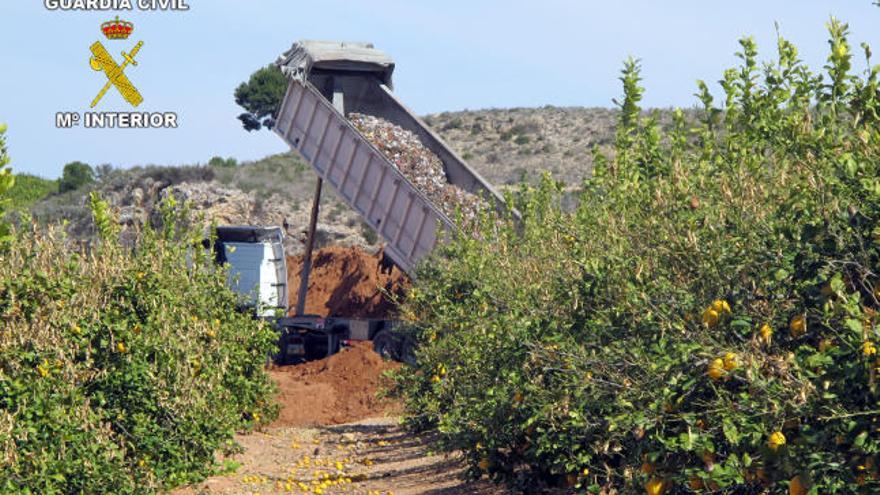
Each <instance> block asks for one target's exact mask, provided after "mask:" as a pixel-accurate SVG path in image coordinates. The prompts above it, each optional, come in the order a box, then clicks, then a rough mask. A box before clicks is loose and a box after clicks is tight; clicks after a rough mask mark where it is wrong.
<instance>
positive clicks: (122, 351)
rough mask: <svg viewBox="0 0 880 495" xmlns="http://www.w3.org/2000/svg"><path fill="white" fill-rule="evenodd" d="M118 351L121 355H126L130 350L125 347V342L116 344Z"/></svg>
mask: <svg viewBox="0 0 880 495" xmlns="http://www.w3.org/2000/svg"><path fill="white" fill-rule="evenodd" d="M116 350H117V351H118V352H119V353H120V354H125V353H126V352H128V349H127V348H126V347H125V342H119V343H118V344H116Z"/></svg>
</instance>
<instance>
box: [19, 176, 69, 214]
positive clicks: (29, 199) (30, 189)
mask: <svg viewBox="0 0 880 495" xmlns="http://www.w3.org/2000/svg"><path fill="white" fill-rule="evenodd" d="M56 192H58V181H57V180H50V179H44V178H42V177H37V176H36V175H30V174H15V186H14V187H13V188H12V189H11V190H10V191H9V208H10V210H13V211H25V210H27V209H28V208H29V207H30V206H31V205H32V204H34V203H36V202H37V201H40V200H41V199H44V198H46V197H48V196H50V195H51V194H53V193H56Z"/></svg>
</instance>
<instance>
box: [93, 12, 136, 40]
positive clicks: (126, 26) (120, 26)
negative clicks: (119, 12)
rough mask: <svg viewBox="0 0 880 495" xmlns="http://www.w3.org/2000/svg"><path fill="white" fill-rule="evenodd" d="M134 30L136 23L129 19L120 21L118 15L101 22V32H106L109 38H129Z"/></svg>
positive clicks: (105, 34)
mask: <svg viewBox="0 0 880 495" xmlns="http://www.w3.org/2000/svg"><path fill="white" fill-rule="evenodd" d="M132 31H134V24H132V23H130V22H128V21H120V20H119V17H118V16H117V17H116V19H114V20H112V21H108V22H105V23H104V24H101V32H103V33H104V36H106V37H107V39H108V40H124V39H128V37H129V36H131V33H132Z"/></svg>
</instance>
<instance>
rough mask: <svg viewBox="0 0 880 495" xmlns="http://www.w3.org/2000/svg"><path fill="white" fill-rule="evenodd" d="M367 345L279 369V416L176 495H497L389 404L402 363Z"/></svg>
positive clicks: (174, 494)
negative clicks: (387, 393)
mask: <svg viewBox="0 0 880 495" xmlns="http://www.w3.org/2000/svg"><path fill="white" fill-rule="evenodd" d="M398 366H399V365H398V364H396V363H392V362H388V361H384V360H382V358H380V357H379V356H378V355H377V354H376V353H374V352H373V351H372V348H371V346H370V345H369V344H368V343H360V344H355V345H354V346H352V347H349V348H346V349H344V350H343V351H342V352H340V353H338V354H336V355H334V356H332V357H330V358H328V359H322V360H320V361H311V362H308V363H304V364H300V365H297V366H284V367H277V368H273V369H272V370H270V371H269V374H270V376H271V377H272V379H273V380H275V382H276V383H277V385H278V396H277V397H276V400H277V402H278V404H279V405H280V406H281V412H280V415H279V417H278V419H277V420H276V421H275V422H274V423H272V424H271V425H269V426H268V427H267V428H266V429H265V430H263V431H258V432H254V433H251V434H248V435H239V436H238V437H237V438H236V440H237V442H238V443H239V444H240V445H241V446H242V447H243V452H242V453H241V454H238V455H235V456H233V457H231V458H229V459H227V460H226V462H227V463H231V464H232V466H233V467H236V469H235V470H234V473H232V474H229V475H225V476H215V477H212V478H210V479H208V480H206V481H205V482H203V483H199V484H197V485H194V486H190V487H187V488H184V489H180V490H175V491H174V492H172V495H198V494H248V495H253V494H255V493H259V494H261V495H268V494H276V493H296V494H311V495H333V494H358V495H388V494H393V495H409V494H412V495H416V494H434V495H441V494H442V495H464V494H470V493H473V494H486V495H495V494H499V493H503V490H501V489H499V488H498V487H496V486H494V485H492V484H491V483H489V482H487V481H481V482H477V483H464V482H463V481H461V475H462V473H463V471H464V467H463V466H462V464H461V462H459V461H458V460H457V459H455V458H453V457H445V456H443V455H439V454H435V453H433V452H431V450H432V438H431V436H430V435H420V436H416V435H412V434H411V433H409V432H407V431H406V430H405V429H404V428H402V427H401V426H400V425H399V420H398V416H399V414H400V409H401V408H400V406H399V404H396V403H394V402H391V401H389V400H382V399H380V398H379V397H378V396H377V393H378V392H379V390H380V389H381V388H382V384H383V374H384V373H386V372H388V371H389V370H392V369H394V368H397V367H398Z"/></svg>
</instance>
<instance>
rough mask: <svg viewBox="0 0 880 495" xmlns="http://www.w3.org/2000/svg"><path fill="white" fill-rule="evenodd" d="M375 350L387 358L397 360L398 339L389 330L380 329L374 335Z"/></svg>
mask: <svg viewBox="0 0 880 495" xmlns="http://www.w3.org/2000/svg"><path fill="white" fill-rule="evenodd" d="M373 351H374V352H375V353H376V354H378V355H380V356H382V357H383V358H385V359H391V360H394V361H397V359H398V355H399V349H397V339H395V338H394V336H393V335H392V334H391V332H390V331H388V330H380V331H379V332H378V333H377V334H376V335H375V336H373Z"/></svg>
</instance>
